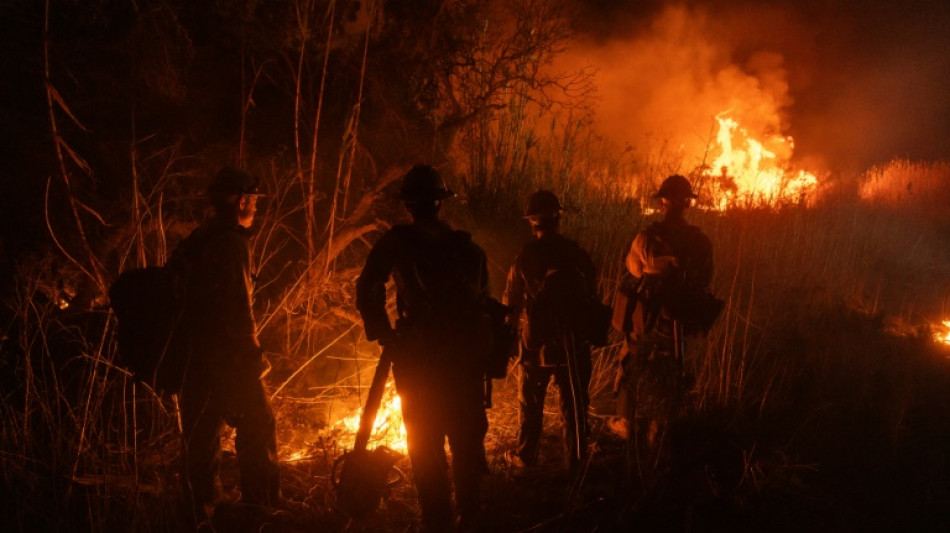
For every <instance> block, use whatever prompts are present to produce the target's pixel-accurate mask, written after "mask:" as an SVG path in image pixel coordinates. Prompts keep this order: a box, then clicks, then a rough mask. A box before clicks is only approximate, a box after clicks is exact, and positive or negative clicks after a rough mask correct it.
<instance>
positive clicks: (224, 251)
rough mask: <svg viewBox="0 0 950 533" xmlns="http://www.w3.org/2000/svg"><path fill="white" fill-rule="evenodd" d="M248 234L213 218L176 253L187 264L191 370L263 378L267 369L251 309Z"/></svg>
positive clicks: (185, 318) (186, 314)
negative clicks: (243, 374) (181, 256)
mask: <svg viewBox="0 0 950 533" xmlns="http://www.w3.org/2000/svg"><path fill="white" fill-rule="evenodd" d="M249 238H250V233H249V231H248V230H247V229H246V228H244V227H241V226H239V225H237V224H232V223H228V222H225V221H223V220H221V219H218V218H215V219H212V220H210V221H209V222H208V223H206V224H204V225H202V226H201V227H199V228H198V229H196V230H195V231H194V232H192V234H191V235H189V236H188V238H187V239H185V240H184V241H183V242H182V244H181V245H180V247H179V249H178V250H176V255H177V254H182V255H184V256H185V259H184V260H185V261H186V262H187V263H188V268H187V273H188V274H187V280H186V290H185V297H184V299H185V304H184V311H183V313H184V316H183V320H182V324H183V328H184V332H183V333H184V335H183V337H184V338H185V339H187V340H188V341H189V342H190V343H191V350H190V352H191V353H192V354H193V356H192V357H191V358H190V360H189V365H190V369H191V370H197V371H201V372H203V371H207V370H209V369H217V370H218V373H222V371H227V370H234V371H242V372H249V373H252V374H253V373H256V375H257V376H259V375H260V372H261V371H262V369H263V367H262V365H263V363H262V358H261V348H260V342H259V341H258V338H257V323H256V321H255V319H254V313H253V309H252V292H253V283H254V281H253V276H252V273H251V259H250V249H249Z"/></svg>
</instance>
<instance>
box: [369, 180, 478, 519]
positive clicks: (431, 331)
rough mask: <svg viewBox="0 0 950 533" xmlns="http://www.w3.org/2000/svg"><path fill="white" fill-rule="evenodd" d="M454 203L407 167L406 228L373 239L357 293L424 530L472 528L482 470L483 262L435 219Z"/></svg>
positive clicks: (466, 241) (440, 184) (464, 236)
mask: <svg viewBox="0 0 950 533" xmlns="http://www.w3.org/2000/svg"><path fill="white" fill-rule="evenodd" d="M452 196H454V193H453V192H452V191H451V190H449V189H448V188H447V187H446V186H445V182H444V181H443V179H442V176H441V175H440V174H439V173H438V172H437V171H436V170H435V169H434V168H432V167H431V166H427V165H417V166H415V167H413V168H412V169H411V170H410V171H409V172H408V173H407V174H406V175H405V177H404V178H403V181H402V186H401V188H400V191H399V197H400V199H401V200H402V201H403V202H404V203H405V207H406V210H407V211H408V212H409V214H410V216H411V218H412V222H411V223H410V224H401V225H396V226H393V227H392V228H391V229H389V230H388V231H386V232H385V233H384V234H383V235H382V236H381V237H380V239H379V240H378V241H377V242H376V244H375V245H373V247H372V249H371V250H370V252H369V256H368V257H367V259H366V264H365V266H364V267H363V271H362V273H361V274H360V276H359V279H358V281H357V286H356V305H357V308H358V309H359V312H360V315H361V317H362V319H363V325H364V330H365V333H366V338H367V339H369V340H375V341H377V342H378V343H379V344H380V345H381V346H382V347H383V350H384V355H385V356H386V357H387V358H388V359H389V360H391V361H392V371H393V376H394V378H395V382H396V389H397V391H398V392H399V395H400V397H401V400H402V415H403V420H404V422H405V425H406V436H407V440H408V444H409V458H410V461H411V463H412V471H413V480H414V482H415V485H416V489H417V491H418V494H419V503H420V505H421V507H422V521H423V526H424V529H425V531H455V530H456V527H457V528H458V529H459V530H469V529H471V528H472V527H473V526H474V524H475V523H476V521H477V520H478V516H479V510H480V506H481V495H480V482H481V477H482V475H483V472H485V471H486V470H487V461H486V458H485V446H484V438H485V433H486V432H487V430H488V419H487V417H486V415H485V389H484V387H485V381H484V379H485V372H484V361H485V358H486V353H487V351H488V350H489V349H490V347H489V346H487V345H486V342H487V341H490V337H491V335H490V334H489V333H487V331H486V328H487V327H488V326H489V325H488V324H487V323H486V321H485V320H484V312H483V310H484V305H485V302H486V301H487V300H488V298H489V287H488V270H487V261H486V257H485V253H484V252H483V251H482V249H481V248H480V247H479V246H478V245H477V244H475V243H474V242H473V241H472V239H471V235H469V234H468V233H466V232H464V231H458V230H454V229H452V228H451V227H450V226H449V225H448V224H447V223H445V222H444V221H442V220H440V219H439V211H440V209H441V207H442V202H443V201H444V200H446V199H448V198H451V197H452ZM389 279H392V280H393V281H394V284H395V289H396V312H397V316H398V319H397V320H396V323H395V324H392V323H391V322H390V320H389V316H388V314H387V312H386V283H387V281H388V280H389ZM446 438H448V440H449V446H450V447H451V451H452V470H453V471H452V474H453V475H452V478H453V479H454V484H455V504H456V505H455V509H453V505H452V490H451V486H450V482H449V479H450V476H449V473H448V470H447V464H446V453H445V448H444V443H445V439H446Z"/></svg>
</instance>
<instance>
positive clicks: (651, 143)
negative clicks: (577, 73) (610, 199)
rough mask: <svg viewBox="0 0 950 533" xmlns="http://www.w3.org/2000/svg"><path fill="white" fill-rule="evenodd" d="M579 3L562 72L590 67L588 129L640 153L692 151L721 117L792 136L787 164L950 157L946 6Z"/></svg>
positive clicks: (854, 165) (689, 160)
mask: <svg viewBox="0 0 950 533" xmlns="http://www.w3.org/2000/svg"><path fill="white" fill-rule="evenodd" d="M627 4H631V3H629V2H626V3H625V2H612V1H610V0H596V1H595V0H586V1H585V2H582V3H580V4H579V5H578V6H577V7H578V9H579V10H580V16H579V17H578V19H577V21H578V22H577V31H578V33H577V36H576V40H575V45H574V46H573V47H572V49H571V51H570V52H569V53H568V54H567V56H566V57H565V58H564V66H570V67H576V66H580V65H591V66H593V67H595V68H597V69H598V70H599V74H598V76H597V81H596V83H597V86H598V92H599V99H600V101H599V108H598V112H597V120H598V124H599V125H600V127H601V128H602V132H603V134H604V135H605V136H607V137H608V138H609V139H611V140H613V141H615V142H617V143H624V144H628V145H630V146H631V147H633V148H634V149H636V150H637V151H643V152H647V153H656V151H657V150H658V149H664V150H666V152H667V153H670V152H676V153H678V154H680V155H681V156H682V158H683V163H684V165H692V164H697V163H698V162H700V161H701V160H702V158H703V153H704V147H705V145H706V143H707V141H708V140H709V137H710V131H711V129H712V128H713V126H714V124H715V121H714V117H715V116H716V115H717V114H718V113H720V112H723V111H728V112H729V115H730V116H732V117H733V118H735V119H736V120H738V121H739V122H740V124H741V125H742V126H744V127H745V128H747V129H748V130H749V132H750V134H752V135H753V136H757V135H770V134H787V135H792V136H793V137H794V138H795V141H796V148H795V158H794V161H795V162H797V164H798V166H804V167H808V168H814V167H826V168H829V169H835V170H856V169H862V168H866V167H867V166H869V165H872V164H875V163H879V162H882V161H887V160H890V159H893V158H895V157H911V158H916V159H924V160H932V159H947V158H950V136H948V135H947V131H948V130H950V54H948V53H947V50H948V49H950V9H948V7H947V6H946V5H944V2H937V1H936V0H917V1H915V2H909V3H898V2H886V1H869V2H848V3H836V2H822V1H818V0H813V1H812V0H802V1H800V2H771V3H769V5H767V6H763V5H762V4H761V3H755V2H748V3H742V2H724V1H723V2H719V1H716V0H708V1H702V2H699V1H695V2H692V3H690V4H689V5H685V4H684V5H679V6H665V7H661V6H657V5H656V3H654V4H653V5H650V4H649V3H636V4H637V6H636V7H632V6H631V7H627Z"/></svg>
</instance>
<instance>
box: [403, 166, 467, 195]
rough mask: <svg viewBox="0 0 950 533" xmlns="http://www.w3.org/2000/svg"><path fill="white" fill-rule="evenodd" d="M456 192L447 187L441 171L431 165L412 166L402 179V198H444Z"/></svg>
mask: <svg viewBox="0 0 950 533" xmlns="http://www.w3.org/2000/svg"><path fill="white" fill-rule="evenodd" d="M453 196H455V193H454V192H452V191H450V190H449V189H447V188H446V187H445V181H444V180H443V179H442V176H441V175H440V174H439V172H438V171H437V170H436V169H434V168H432V167H430V166H429V165H416V166H414V167H412V169H411V170H409V172H407V173H406V176H405V177H403V179H402V187H400V188H399V198H400V199H401V200H443V199H445V198H451V197H453Z"/></svg>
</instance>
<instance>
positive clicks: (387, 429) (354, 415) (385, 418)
mask: <svg viewBox="0 0 950 533" xmlns="http://www.w3.org/2000/svg"><path fill="white" fill-rule="evenodd" d="M361 413H362V409H361V408H358V409H355V410H353V411H352V412H351V413H350V414H349V415H347V416H345V417H343V418H342V419H340V420H338V421H337V422H336V423H334V424H333V425H332V426H331V428H330V431H331V432H334V433H336V432H339V435H340V436H339V438H338V440H337V442H338V444H340V445H341V446H342V447H343V448H352V447H353V443H354V441H355V440H356V432H357V431H359V428H360V414H361ZM369 444H370V445H369V447H370V448H375V447H377V446H388V447H389V448H392V449H393V450H395V451H397V452H400V453H403V454H405V453H407V450H408V449H407V446H406V426H405V425H404V424H403V421H402V401H401V399H400V398H399V395H398V394H396V387H395V386H394V385H393V382H392V381H389V383H387V384H386V390H385V391H384V392H383V400H382V403H381V404H380V406H379V411H378V412H377V413H376V422H375V423H374V424H373V434H372V435H371V436H370V439H369Z"/></svg>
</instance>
